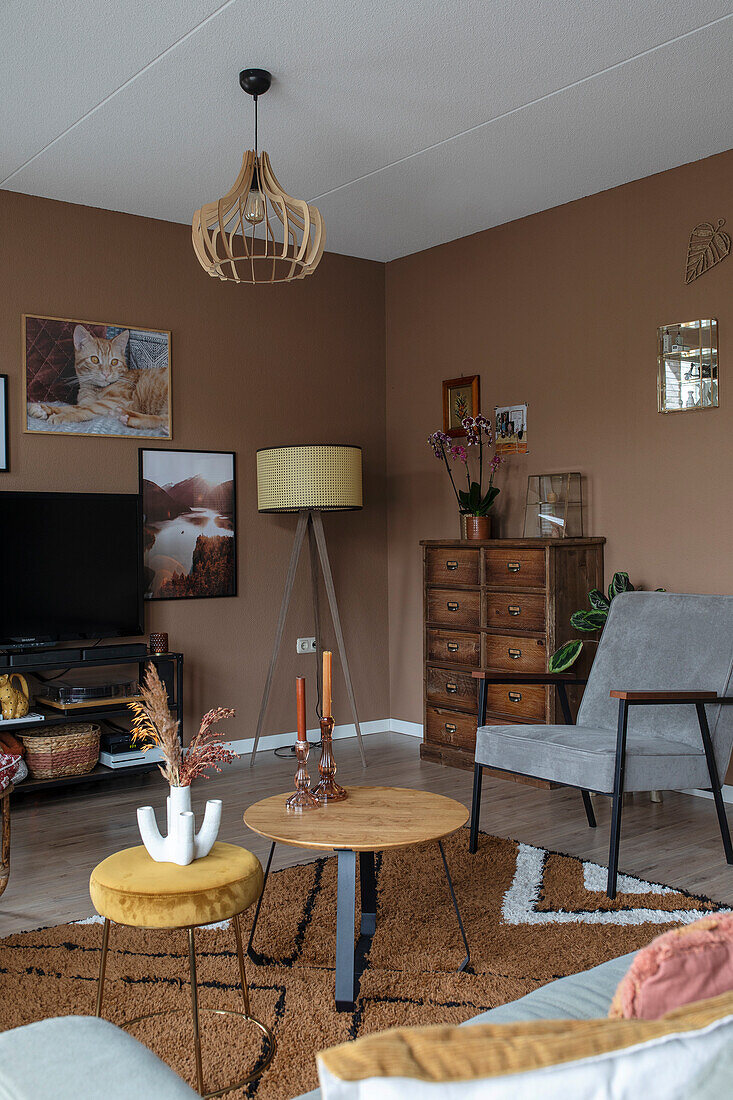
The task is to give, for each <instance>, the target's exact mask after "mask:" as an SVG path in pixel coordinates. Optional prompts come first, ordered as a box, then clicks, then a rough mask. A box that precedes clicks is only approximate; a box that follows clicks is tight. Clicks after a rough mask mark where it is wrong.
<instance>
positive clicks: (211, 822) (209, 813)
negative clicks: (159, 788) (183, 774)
mask: <svg viewBox="0 0 733 1100" xmlns="http://www.w3.org/2000/svg"><path fill="white" fill-rule="evenodd" d="M221 808H222V802H221V799H220V798H210V799H209V800H208V802H207V803H206V813H205V814H204V820H203V823H202V825H201V828H200V829H199V831H198V833H197V832H196V819H195V817H194V814H193V812H192V811H191V788H190V786H188V787H171V788H170V794H169V795H168V798H167V818H168V835H167V836H161V834H160V830H159V829H158V824H157V822H156V820H155V810H154V809H153V807H152V806H140V807H139V808H138V811H137V824H138V828H139V829H140V836H141V837H142V842H143V844H144V845H145V848H146V849H147V852H148V854H149V855H150V857H151V858H152V859H154V860H155V861H156V863H177V864H178V865H179V867H185V866H187V864H189V863H193V861H194V860H195V859H202V858H203V856H207V855H208V854H209V852H210V851H211V848H212V846H213V844H214V841H215V840H216V837H217V835H218V832H219V825H220V824H221Z"/></svg>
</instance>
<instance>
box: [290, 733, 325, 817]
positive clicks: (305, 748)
mask: <svg viewBox="0 0 733 1100" xmlns="http://www.w3.org/2000/svg"><path fill="white" fill-rule="evenodd" d="M309 751H310V746H309V744H308V742H307V741H296V742H295V755H296V756H297V758H298V768H297V771H296V773H295V793H294V794H291V796H290V798H289V799H288V800H287V802H286V803H285V809H286V810H288V811H289V812H290V813H294V814H300V813H303V811H304V810H315V809H318V807H319V806H320V802H318V800H317V799H316V798H315V797H314V796H313V793H312V792H311V789H310V787H311V777H310V776H309V775H308V753H309Z"/></svg>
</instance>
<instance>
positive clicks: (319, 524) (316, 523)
mask: <svg viewBox="0 0 733 1100" xmlns="http://www.w3.org/2000/svg"><path fill="white" fill-rule="evenodd" d="M311 514H312V522H313V529H314V532H315V536H316V544H317V546H318V553H319V555H320V558H321V569H322V570H323V580H324V582H325V585H326V595H327V596H328V605H329V607H330V609H331V618H332V619H333V628H334V631H335V633H336V644H337V645H338V650H339V656H340V658H341V668H342V669H343V671H344V679H345V680H346V693H347V695H348V696H349V703H350V704H351V713H352V715H353V716H354V725H355V727H356V736H357V739H358V741H359V754H360V756H361V763H362V767H364V768H365V767H366V766H367V760H366V756H365V754H364V742H363V740H362V736H361V726H360V725H359V715H358V714H357V712H356V697H355V695H354V685H353V684H352V682H351V673H350V672H349V662H348V659H347V657H346V643H345V642H344V632H343V630H342V629H341V619H340V618H339V609H338V604H337V602H336V589H335V588H334V584H333V574H332V573H331V563H330V561H329V560H328V550H327V549H326V534H325V531H324V530H323V519H322V517H321V513H320V512H313V513H311Z"/></svg>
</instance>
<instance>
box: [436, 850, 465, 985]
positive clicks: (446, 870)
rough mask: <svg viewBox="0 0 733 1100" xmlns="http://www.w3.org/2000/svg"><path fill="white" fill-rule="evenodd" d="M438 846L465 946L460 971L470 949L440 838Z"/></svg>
mask: <svg viewBox="0 0 733 1100" xmlns="http://www.w3.org/2000/svg"><path fill="white" fill-rule="evenodd" d="M438 847H439V848H440V854H441V856H442V857H443V867H444V868H445V877H446V878H447V879H448V889H449V890H450V896H451V900H452V902H453V908H454V909H455V911H456V916H457V917H458V927H459V928H460V930H461V939H462V940H463V946H464V947H465V948H466V957H465V959H464V960H463V962H462V963H461V965H460V966H459V967H458V972H459V973H460V972H461V970H465V969H466V967H467V966H468V964H469V963H470V961H471V949H470V947H469V946H468V940H467V939H466V930H465V928H464V927H463V921H462V919H461V910H460V909H459V908H458V901H457V899H456V894H455V890H454V889H453V881H452V879H451V877H450V871H449V870H448V860H447V859H446V858H445V849H444V848H443V841H442V840H439V841H438Z"/></svg>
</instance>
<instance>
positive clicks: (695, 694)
mask: <svg viewBox="0 0 733 1100" xmlns="http://www.w3.org/2000/svg"><path fill="white" fill-rule="evenodd" d="M475 675H476V674H475V673H474V676H475ZM610 695H611V698H612V699H623V700H624V701H625V702H627V703H717V702H721V701H722V700H720V699H719V698H718V695H717V692H715V691H612V692H611V693H610Z"/></svg>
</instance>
